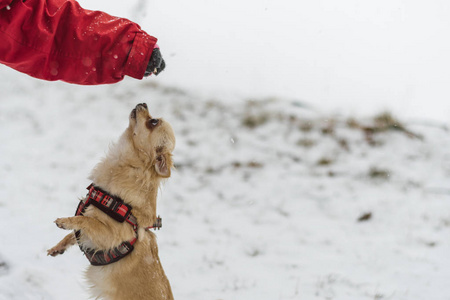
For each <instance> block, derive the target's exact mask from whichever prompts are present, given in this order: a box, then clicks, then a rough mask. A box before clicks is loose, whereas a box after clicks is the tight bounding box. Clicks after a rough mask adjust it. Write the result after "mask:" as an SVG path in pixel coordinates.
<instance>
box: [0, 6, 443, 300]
mask: <svg viewBox="0 0 450 300" xmlns="http://www.w3.org/2000/svg"><path fill="white" fill-rule="evenodd" d="M80 3H81V5H82V6H83V7H84V8H87V9H93V10H102V11H105V12H108V13H109V14H111V15H116V16H121V17H126V18H129V19H131V20H133V21H136V22H137V23H139V24H140V25H141V27H142V28H143V29H144V30H146V31H147V32H148V33H150V34H151V35H154V36H156V37H158V39H159V42H158V44H159V46H160V47H161V51H162V54H163V56H164V58H165V60H166V62H167V69H166V70H165V71H164V72H163V73H162V74H161V75H160V76H158V77H157V78H148V79H145V80H142V81H137V80H134V79H130V78H126V79H125V80H124V81H122V82H120V83H118V84H114V85H109V86H95V87H83V86H75V85H70V84H66V83H62V82H44V81H40V80H36V79H33V78H31V77H29V76H27V75H24V74H20V73H18V72H16V71H14V70H11V69H9V68H7V67H5V66H2V65H0V78H2V80H1V81H0V91H1V92H0V140H1V141H2V142H1V143H0V226H1V228H2V230H0V240H1V241H2V246H3V247H0V299H1V300H3V299H5V300H6V299H8V300H11V299H20V300H23V299H52V300H53V299H55V300H59V299H69V300H70V299H74V300H75V299H87V298H88V291H87V287H86V283H85V282H84V278H83V269H84V268H85V267H86V266H87V264H88V262H87V260H86V259H85V258H84V257H83V256H82V254H81V252H80V251H79V250H78V248H77V247H73V249H71V250H69V251H67V252H66V253H65V254H64V255H62V256H60V257H57V258H52V257H47V256H46V249H48V248H50V247H52V246H53V245H54V244H56V243H57V242H58V241H59V240H60V239H61V238H63V236H64V235H65V234H66V232H64V231H62V230H60V229H58V228H56V226H55V225H54V224H53V220H54V219H56V218H57V217H62V216H71V215H73V214H74V211H75V208H76V206H77V204H78V199H79V197H83V196H84V195H85V192H86V190H85V188H86V187H87V186H88V185H89V183H90V182H89V181H88V180H87V177H88V175H89V172H90V170H91V169H92V168H93V167H94V166H95V164H96V163H97V162H98V161H99V160H100V159H101V157H103V156H104V154H105V152H106V151H107V150H108V145H109V144H110V143H111V142H113V141H115V140H117V138H118V137H119V135H120V134H121V133H122V132H123V130H124V129H125V128H126V126H127V124H128V115H129V112H130V111H131V109H132V108H133V107H134V106H135V105H136V104H137V103H140V102H147V103H148V105H149V109H150V111H151V113H152V115H154V116H157V117H159V116H162V117H164V118H165V119H167V120H168V121H169V122H170V123H171V124H172V126H173V128H174V130H175V133H176V136H177V146H176V150H175V153H174V160H175V165H176V170H175V171H174V172H173V174H172V177H171V178H170V179H169V180H168V181H167V183H166V184H165V185H164V186H163V187H162V188H161V193H160V199H159V202H158V213H159V214H160V215H161V216H162V218H163V229H162V230H161V231H159V232H157V233H156V234H157V236H158V243H159V249H160V256H161V260H162V264H163V267H164V269H165V271H166V274H167V276H168V278H169V280H170V282H171V285H172V289H173V292H174V296H175V298H176V299H190V300H196V299H198V300H204V299H212V300H235V299H242V300H250V299H267V300H269V299H270V300H273V299H343V300H344V299H345V300H348V299H358V300H359V299H405V300H412V299H416V300H422V299H438V300H440V299H448V297H449V295H450V288H449V286H448V280H447V279H448V278H449V277H450V258H449V256H448V253H449V252H450V242H449V235H450V209H449V208H450V188H449V180H450V136H449V127H448V126H449V125H450V124H449V121H450V118H449V116H450V101H448V99H447V98H448V97H449V94H450V91H449V89H448V82H449V79H450V75H449V64H450V59H449V58H448V55H447V53H448V52H449V51H448V50H450V49H449V42H448V38H447V37H448V36H449V31H450V27H449V25H450V24H449V22H450V21H449V18H448V15H449V10H450V3H447V2H445V1H440V0H435V1H428V2H427V3H424V2H421V1H415V0H412V1H400V0H393V1H384V0H383V1H377V2H367V1H365V2H364V1H363V2H362V1H356V0H354V1H353V0H343V1H339V2H336V1H331V0H330V1H314V2H312V1H309V2H306V1H274V0H262V1H256V0H247V1H227V2H223V1H221V2H220V1H203V0H192V1H188V2H186V1H178V0H174V1H172V0H168V1H163V2H156V1H149V0H147V1H144V0H133V1H129V2H126V3H125V2H110V1H105V0H93V1H85V0H83V1H80Z"/></svg>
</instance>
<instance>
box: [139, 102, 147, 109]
mask: <svg viewBox="0 0 450 300" xmlns="http://www.w3.org/2000/svg"><path fill="white" fill-rule="evenodd" d="M137 106H143V107H145V109H148V106H147V103H139V104H138V105H137Z"/></svg>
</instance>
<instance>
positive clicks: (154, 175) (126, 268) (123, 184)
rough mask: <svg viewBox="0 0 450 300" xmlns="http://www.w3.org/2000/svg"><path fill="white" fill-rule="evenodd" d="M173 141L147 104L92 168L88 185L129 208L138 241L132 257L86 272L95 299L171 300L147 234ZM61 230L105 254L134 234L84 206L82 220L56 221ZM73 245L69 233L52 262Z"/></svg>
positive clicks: (168, 128)
mask: <svg viewBox="0 0 450 300" xmlns="http://www.w3.org/2000/svg"><path fill="white" fill-rule="evenodd" d="M174 147H175V136H174V133H173V130H172V127H171V126H170V124H169V123H168V122H167V121H165V120H163V119H153V118H152V116H151V115H150V113H149V111H148V109H147V105H146V104H138V105H137V106H136V108H135V109H133V111H132V112H131V114H130V117H129V126H128V128H127V129H126V130H125V132H124V133H123V134H122V136H121V137H120V139H119V141H118V143H116V144H114V145H112V146H111V148H110V150H109V152H108V154H107V156H106V157H105V158H104V159H103V160H102V161H101V162H100V163H99V164H98V165H97V166H96V167H95V168H94V170H93V171H92V173H91V176H90V179H91V180H92V182H93V183H94V184H95V185H96V186H98V187H100V188H102V189H103V190H105V191H107V192H108V193H109V194H111V195H116V196H118V197H120V198H122V199H123V200H124V202H125V203H127V204H130V205H131V206H132V213H133V215H134V216H135V217H136V218H137V222H138V240H137V241H136V243H135V244H134V251H133V252H131V253H130V254H129V255H128V256H126V257H124V258H123V259H121V260H119V261H118V262H115V263H112V264H109V265H106V266H89V267H88V269H87V272H86V277H87V280H88V282H89V284H90V285H91V287H92V293H93V296H94V297H96V298H100V299H105V300H130V299H135V300H139V299H146V300H147V299H151V300H162V299H166V300H170V299H173V295H172V290H171V288H170V284H169V281H168V279H167V277H166V275H165V273H164V270H163V268H162V265H161V262H160V260H159V256H158V245H157V243H156V236H155V234H154V233H152V232H150V231H148V230H146V229H145V228H147V227H149V226H152V225H153V224H154V223H155V221H156V198H157V194H158V189H159V186H160V183H161V181H162V180H163V179H164V178H168V177H170V172H171V169H172V168H173V163H172V152H173V150H174ZM55 223H56V225H57V226H58V227H60V228H63V229H67V230H81V236H80V238H79V243H80V245H81V246H82V247H85V248H90V249H99V250H108V249H111V248H114V247H116V246H118V245H119V244H120V243H122V242H123V241H128V240H131V239H133V237H134V236H135V233H134V231H133V229H132V226H130V225H129V224H128V223H126V222H124V223H119V222H117V221H115V220H113V219H112V218H111V217H109V216H108V215H106V214H105V213H103V212H102V211H100V210H99V209H97V208H96V207H93V206H92V205H90V206H88V207H87V209H86V211H85V213H84V215H83V216H74V217H69V218H59V219H57V220H56V221H55ZM76 243H77V240H76V238H75V234H74V233H73V232H72V233H70V234H68V235H67V236H66V237H65V238H64V239H63V240H61V241H60V242H59V243H58V244H57V245H56V246H55V247H53V248H51V249H49V250H48V255H51V256H56V255H58V254H62V253H64V251H65V250H66V249H67V248H68V247H70V246H72V245H74V244H76Z"/></svg>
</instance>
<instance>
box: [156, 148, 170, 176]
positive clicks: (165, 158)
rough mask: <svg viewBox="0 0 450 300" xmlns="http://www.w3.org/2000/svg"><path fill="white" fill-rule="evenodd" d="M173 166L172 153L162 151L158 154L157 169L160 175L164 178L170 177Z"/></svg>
mask: <svg viewBox="0 0 450 300" xmlns="http://www.w3.org/2000/svg"><path fill="white" fill-rule="evenodd" d="M172 166H173V164H172V155H171V154H170V153H160V154H158V155H157V156H156V162H155V170H156V173H158V174H159V176H161V177H164V178H168V177H170V169H171V168H172Z"/></svg>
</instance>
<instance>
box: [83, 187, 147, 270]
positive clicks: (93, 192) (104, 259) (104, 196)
mask: <svg viewBox="0 0 450 300" xmlns="http://www.w3.org/2000/svg"><path fill="white" fill-rule="evenodd" d="M87 189H88V190H89V192H88V194H87V195H86V198H85V199H83V200H81V201H80V203H79V204H78V207H77V210H76V212H75V216H82V215H83V213H84V211H85V210H86V207H88V206H89V205H91V204H92V205H94V206H95V207H97V208H98V209H100V210H101V211H103V212H104V213H106V214H107V215H108V216H110V217H111V218H113V219H114V220H116V221H117V222H120V223H123V222H124V221H126V222H127V223H129V224H130V225H131V226H133V230H134V232H135V234H136V236H135V237H134V238H133V239H132V240H130V241H125V242H122V243H121V244H120V245H119V246H117V247H114V248H112V249H110V250H107V251H103V250H95V249H83V248H82V247H81V245H79V246H80V249H81V251H83V252H84V254H85V255H86V257H87V259H88V260H89V262H90V263H91V264H92V265H94V266H104V265H108V264H111V263H113V262H116V261H118V260H120V259H122V258H124V257H125V256H127V255H128V254H130V253H131V252H132V251H133V249H134V247H133V245H134V243H135V242H136V240H137V234H138V233H137V219H136V217H135V216H133V215H132V214H131V206H130V205H128V204H126V203H124V202H123V200H122V199H120V198H119V197H115V196H111V195H109V194H108V193H107V192H105V191H103V190H102V189H100V188H98V187H95V186H94V185H93V184H91V185H89V186H88V187H87ZM75 236H76V238H77V241H78V240H79V237H80V231H79V230H77V231H75Z"/></svg>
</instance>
